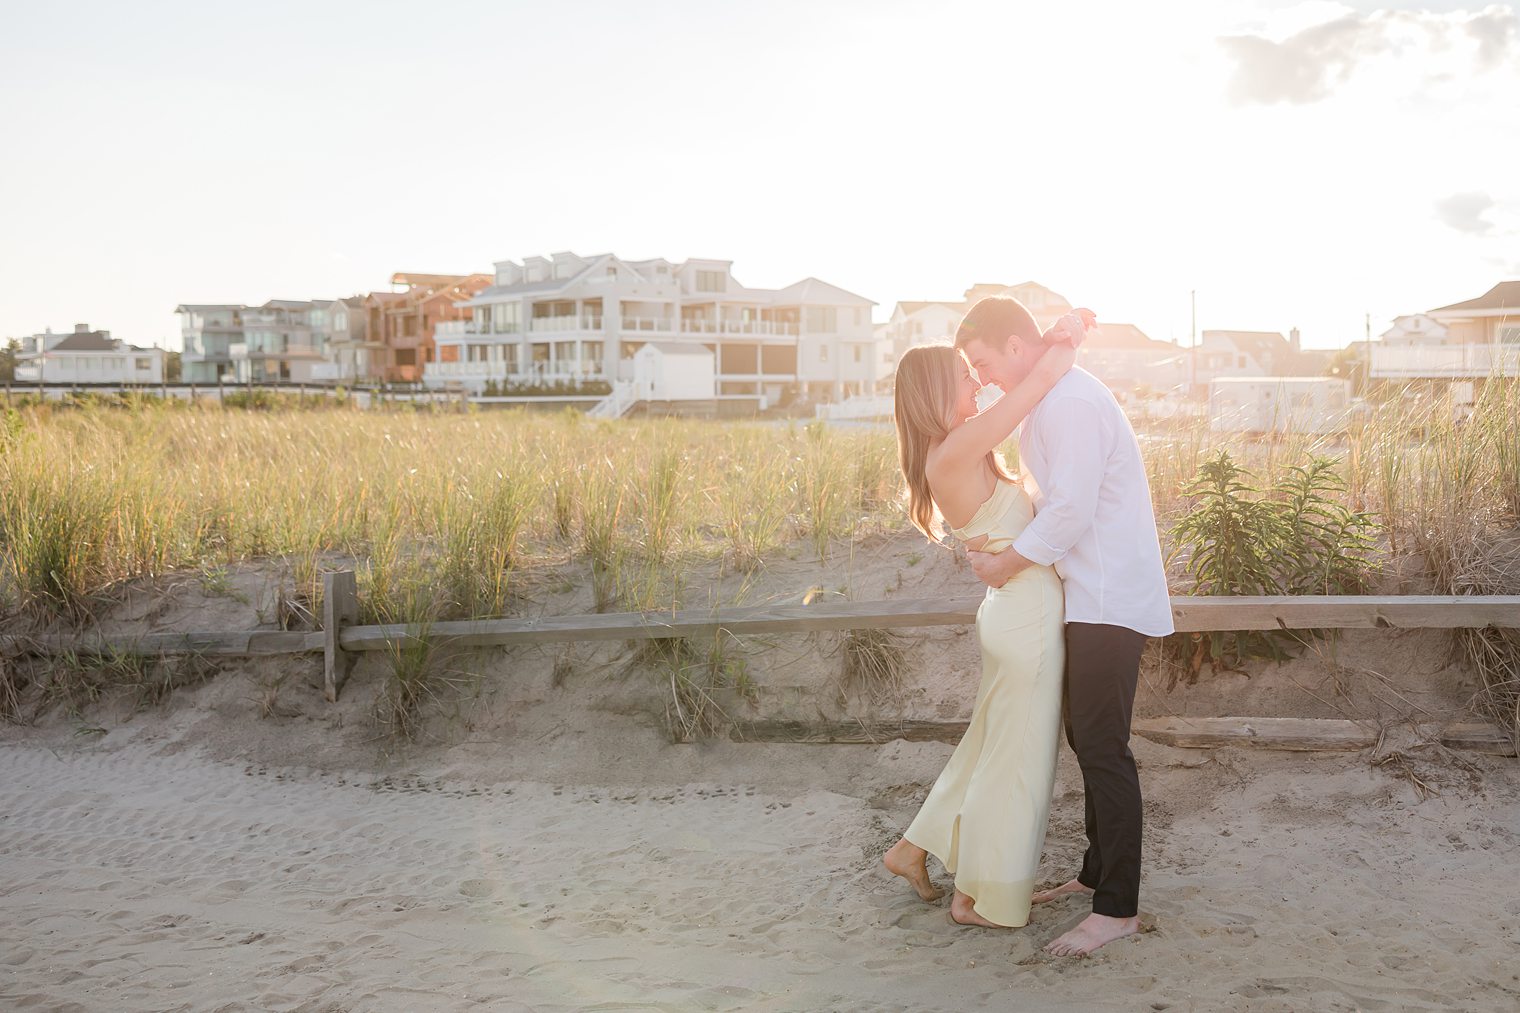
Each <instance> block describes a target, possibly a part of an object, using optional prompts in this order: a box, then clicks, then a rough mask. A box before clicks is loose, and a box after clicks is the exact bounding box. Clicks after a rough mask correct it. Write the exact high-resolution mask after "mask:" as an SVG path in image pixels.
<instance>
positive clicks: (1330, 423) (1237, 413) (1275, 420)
mask: <svg viewBox="0 0 1520 1013" xmlns="http://www.w3.org/2000/svg"><path fill="white" fill-rule="evenodd" d="M1350 405H1351V383H1350V381H1348V380H1338V379H1335V378H1334V377H1328V376H1230V377H1218V378H1216V379H1214V380H1211V381H1210V382H1209V428H1210V429H1211V430H1212V431H1214V432H1216V433H1333V432H1340V431H1341V430H1343V429H1345V428H1346V416H1347V412H1348V410H1349V408H1350Z"/></svg>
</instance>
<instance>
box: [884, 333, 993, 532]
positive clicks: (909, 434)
mask: <svg viewBox="0 0 1520 1013" xmlns="http://www.w3.org/2000/svg"><path fill="white" fill-rule="evenodd" d="M959 360H960V353H959V352H957V351H956V350H955V349H954V348H953V347H951V346H950V345H918V346H916V347H914V348H910V349H908V350H907V351H906V352H904V353H903V356H902V358H901V359H899V360H897V383H896V389H895V391H894V392H893V395H892V419H893V421H894V422H895V423H896V424H897V459H898V462H899V463H900V464H901V465H902V472H903V478H904V480H906V482H907V484H908V519H909V520H910V521H912V522H913V526H914V527H915V528H917V529H918V530H920V531H922V532H923V533H924V537H926V538H928V539H929V540H930V541H935V542H937V541H939V540H940V539H941V538H942V537H944V532H943V530H942V528H941V524H940V521H941V517H940V513H939V508H938V507H936V506H935V505H934V497H933V496H932V495H931V494H930V492H929V476H928V475H927V474H926V473H925V469H926V466H927V463H928V460H929V447H930V446H931V445H932V444H933V443H934V442H935V441H936V440H942V439H944V438H945V437H946V436H947V435H949V433H950V430H951V429H952V428H954V426H955V421H956V419H955V400H956V387H957V385H958V383H959V376H960V361H959ZM987 466H988V467H989V468H991V469H992V472H993V474H995V475H997V476H998V477H1000V478H1005V479H1007V480H1009V481H1010V482H1011V481H1013V476H1011V475H1009V474H1008V472H1007V470H1006V469H1005V468H1004V467H1003V462H1002V461H1001V460H999V459H998V455H997V452H996V451H989V452H988V454H987Z"/></svg>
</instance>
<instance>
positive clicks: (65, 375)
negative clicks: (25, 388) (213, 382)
mask: <svg viewBox="0 0 1520 1013" xmlns="http://www.w3.org/2000/svg"><path fill="white" fill-rule="evenodd" d="M16 381H17V382H18V383H44V384H51V383H121V384H148V383H153V384H157V383H163V381H164V350H163V349H161V348H158V347H153V348H142V347H139V346H137V345H129V344H127V343H126V342H125V341H123V340H121V339H120V338H113V337H111V332H110V331H92V330H90V325H89V324H75V325H74V330H73V332H72V333H68V334H54V333H53V332H52V331H51V330H48V331H45V332H43V333H42V334H33V335H31V336H30V337H26V338H22V339H21V352H20V353H19V354H18V355H17V357H16Z"/></svg>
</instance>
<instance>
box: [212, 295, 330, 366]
mask: <svg viewBox="0 0 1520 1013" xmlns="http://www.w3.org/2000/svg"><path fill="white" fill-rule="evenodd" d="M326 305H327V302H326V301H321V302H313V301H311V300H302V299H271V300H269V301H268V302H266V303H265V304H264V305H262V306H245V307H243V310H242V321H243V340H242V341H235V342H233V343H232V344H231V345H229V346H228V349H229V354H230V356H231V360H232V363H231V370H230V376H229V379H231V380H232V381H234V382H237V383H262V382H280V381H287V382H292V383H303V382H310V381H312V380H313V379H315V377H314V376H313V375H312V374H313V370H314V369H315V367H316V366H318V365H319V364H320V363H322V362H323V349H322V342H323V341H324V340H325V339H324V338H323V328H325V326H326V322H325V321H326V318H325V311H324V310H323V309H321V308H319V307H325V306H326ZM314 319H315V323H316V328H317V329H316V330H315V331H314V330H313V321H314Z"/></svg>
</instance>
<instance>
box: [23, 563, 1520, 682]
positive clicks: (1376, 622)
mask: <svg viewBox="0 0 1520 1013" xmlns="http://www.w3.org/2000/svg"><path fill="white" fill-rule="evenodd" d="M357 589H358V584H357V580H356V578H355V575H354V573H353V571H351V570H343V571H338V572H329V573H325V574H323V603H322V619H323V622H322V627H323V628H322V629H320V630H317V631H314V632H284V631H274V630H249V631H240V632H232V633H226V632H211V631H196V632H190V633H156V634H147V635H143V636H136V637H111V636H101V635H97V634H52V635H45V636H36V637H19V636H3V637H0V654H10V655H15V654H23V653H25V654H42V655H48V654H58V653H62V652H64V651H72V652H74V653H75V654H111V653H115V654H139V655H168V654H202V655H211V656H244V657H246V656H254V655H278V654H315V653H318V652H320V653H321V654H322V655H323V668H324V687H325V692H326V695H327V699H328V700H332V701H336V700H337V698H338V692H339V690H340V689H341V688H342V685H343V681H344V677H345V673H346V671H347V668H348V663H349V662H350V661H351V660H352V658H353V656H354V655H355V654H357V653H358V652H360V651H379V650H385V649H388V648H391V647H393V646H396V645H401V644H405V643H407V642H409V641H415V640H419V639H423V638H425V639H426V640H427V641H428V642H430V643H435V644H448V645H452V646H458V647H488V646H512V645H519V644H547V643H563V642H569V641H582V640H652V639H661V638H667V637H708V636H714V635H716V634H717V632H718V631H719V630H724V631H727V632H729V633H732V634H735V635H746V634H757V633H814V632H821V631H838V630H853V629H905V628H911V627H922V626H960V625H967V624H970V623H974V622H975V621H976V610H977V607H978V606H979V605H980V604H981V601H982V596H981V595H967V596H965V597H958V598H948V599H902V600H895V601H852V602H819V603H817V604H811V605H761V606H756V607H749V608H720V609H682V610H678V611H673V612H617V613H606V614H600V615H577V616H544V617H540V618H531V619H472V620H464V621H451V622H435V623H431V624H428V625H419V624H406V625H384V626H357V625H354V623H355V622H356V621H357V618H358V615H359V606H358V598H357ZM1172 615H1173V618H1174V621H1175V624H1176V627H1177V630H1178V632H1208V631H1212V630H1271V629H1285V630H1293V629H1342V630H1344V629H1459V628H1482V627H1488V626H1492V627H1500V628H1508V629H1520V596H1510V595H1492V596H1478V595H1472V596H1463V597H1438V596H1424V595H1406V596H1394V597H1373V596H1353V595H1319V596H1299V597H1260V598H1248V597H1204V598H1195V597H1182V596H1174V597H1173V598H1172Z"/></svg>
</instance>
